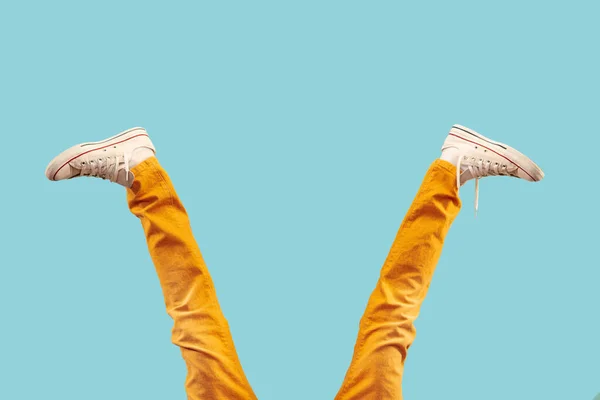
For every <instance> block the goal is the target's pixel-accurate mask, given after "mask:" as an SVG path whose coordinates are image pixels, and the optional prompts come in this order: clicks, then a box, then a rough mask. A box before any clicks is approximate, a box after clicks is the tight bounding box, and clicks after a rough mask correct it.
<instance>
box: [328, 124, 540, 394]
mask: <svg viewBox="0 0 600 400" xmlns="http://www.w3.org/2000/svg"><path fill="white" fill-rule="evenodd" d="M442 150H443V152H442V159H441V160H436V161H435V162H434V163H433V164H432V165H431V167H430V169H429V171H428V172H427V174H426V175H425V179H424V181H423V184H422V185H421V188H420V189H419V192H418V193H417V196H416V198H415V199H414V201H413V203H412V205H411V207H410V209H409V211H408V213H407V215H406V217H405V218H404V221H403V222H402V224H401V226H400V230H399V231H398V234H397V236H396V239H395V240H394V243H393V245H392V249H391V250H390V253H389V255H388V257H387V260H386V261H385V263H384V265H383V268H382V269H381V275H380V278H379V281H378V282H377V286H376V287H375V290H374V291H373V293H372V295H371V297H370V299H369V302H368V304H367V308H366V311H365V313H364V315H363V317H362V319H361V321H360V326H359V332H358V339H357V341H356V345H355V347H354V355H353V358H352V362H351V364H350V368H349V369H348V372H347V373H346V377H345V378H344V382H343V384H342V387H341V389H340V391H339V393H338V395H337V396H336V400H380V399H402V389H401V382H402V373H403V370H404V361H405V360H406V355H407V351H408V348H409V347H410V346H411V344H412V343H413V341H414V339H415V334H416V330H415V326H414V321H415V319H416V318H417V316H418V315H419V310H420V308H421V304H422V303H423V300H424V299H425V296H426V294H427V291H428V289H429V285H430V283H431V279H432V277H433V272H434V270H435V266H436V264H437V261H438V259H439V257H440V255H441V252H442V246H443V244H444V239H445V237H446V234H447V233H448V230H449V228H450V225H451V224H452V222H453V221H454V218H455V217H456V216H457V214H458V212H459V210H460V208H461V202H460V199H459V197H458V188H459V186H460V185H462V184H464V183H465V182H467V181H468V180H471V179H476V180H477V184H478V182H479V179H480V178H482V177H486V176H492V175H505V176H512V177H515V178H521V179H525V180H528V181H532V182H536V181H540V180H541V179H542V178H543V177H544V173H543V172H542V170H541V169H540V168H539V167H538V166H537V165H536V164H535V163H534V162H533V161H531V160H530V159H529V158H527V157H526V156H525V155H523V154H521V153H519V152H518V151H516V150H515V149H513V148H511V147H509V146H507V145H505V144H502V143H498V142H494V141H491V140H490V139H488V138H486V137H484V136H482V135H480V134H478V133H477V132H475V131H473V130H470V129H468V128H465V127H464V126H460V125H455V126H453V127H452V129H451V130H450V133H449V135H448V137H447V139H446V142H445V143H444V146H443V148H442ZM477 187H478V186H477V185H476V188H477ZM476 209H477V203H476Z"/></svg>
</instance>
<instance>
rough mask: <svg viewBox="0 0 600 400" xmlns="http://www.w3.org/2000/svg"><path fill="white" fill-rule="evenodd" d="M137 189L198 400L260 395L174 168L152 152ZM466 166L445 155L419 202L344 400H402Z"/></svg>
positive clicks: (374, 298) (384, 274) (372, 310)
mask: <svg viewBox="0 0 600 400" xmlns="http://www.w3.org/2000/svg"><path fill="white" fill-rule="evenodd" d="M132 172H133V173H134V175H135V181H134V183H133V186H132V187H131V188H130V189H128V191H127V200H128V203H129V208H130V210H131V212H132V213H133V214H134V215H136V216H137V217H138V218H140V220H141V222H142V226H143V228H144V232H145V234H146V241H147V243H148V249H149V251H150V255H151V257H152V260H153V262H154V265H155V268H156V272H157V274H158V278H159V281H160V285H161V287H162V291H163V295H164V298H165V304H166V308H167V313H168V314H169V315H170V316H171V318H173V322H174V325H173V331H172V341H173V343H174V344H175V345H177V346H179V347H180V348H181V353H182V356H183V359H184V361H185V363H186V365H187V370H188V374H187V378H186V381H185V389H186V392H187V396H188V399H190V400H238V399H239V400H248V399H256V396H255V394H254V392H253V391H252V388H251V387H250V384H249V383H248V380H247V379H246V376H245V374H244V372H243V370H242V366H241V364H240V361H239V359H238V356H237V353H236V351H235V347H234V344H233V340H232V338H231V333H230V331H229V325H228V323H227V320H226V319H225V317H224V316H223V313H222V311H221V308H220V306H219V303H218V301H217V295H216V292H215V289H214V286H213V282H212V279H211V277H210V274H209V272H208V269H207V267H206V265H205V263H204V260H203V259H202V254H201V253H200V249H199V248H198V245H197V244H196V242H195V240H194V237H193V235H192V229H191V227H190V223H189V219H188V216H187V213H186V211H185V208H184V207H183V204H182V203H181V201H180V200H179V198H178V197H177V194H176V192H175V189H174V188H173V184H172V183H171V180H170V178H169V177H168V175H167V173H166V172H165V171H164V170H163V169H162V167H161V166H160V165H159V163H158V161H157V159H156V158H154V157H152V158H149V159H148V160H146V161H144V162H142V163H140V164H138V165H137V166H135V167H134V168H133V170H132ZM455 174H456V168H455V167H454V166H453V165H452V164H450V163H448V162H445V161H441V160H436V161H435V162H434V163H433V164H432V165H431V167H430V169H429V171H428V172H427V174H426V176H425V179H424V181H423V184H422V185H421V188H420V189H419V192H418V193H417V196H416V198H415V200H414V202H413V204H412V206H411V207H410V210H409V211H408V213H407V215H406V217H405V219H404V221H403V222H402V225H401V226H400V230H399V231H398V235H397V236H396V239H395V240H394V243H393V245H392V249H391V251H390V254H389V256H388V258H387V260H386V262H385V264H384V266H383V268H382V270H381V276H380V278H379V281H378V283H377V286H376V288H375V291H374V292H373V294H372V295H371V298H370V299H369V303H368V305H367V309H366V311H365V314H364V316H363V318H362V319H361V321H360V327H359V333H358V339H357V342H356V346H355V348H354V356H353V358H352V362H351V364H350V368H349V369H348V372H347V373H346V377H345V379H344V382H343V384H342V387H341V389H340V391H339V393H338V395H337V396H336V400H384V399H386V400H387V399H394V400H395V399H402V391H401V381H402V372H403V368H404V360H405V359H406V353H407V350H408V348H409V347H410V345H411V344H412V342H413V340H414V337H415V328H414V325H413V323H414V320H415V319H416V318H417V316H418V314H419V309H420V306H421V303H422V302H423V299H424V298H425V295H426V293H427V290H428V288H429V284H430V282H431V278H432V276H433V271H434V269H435V265H436V263H437V260H438V258H439V256H440V254H441V250H442V245H443V242H444V237H445V236H446V233H447V232H448V229H449V228H450V224H451V223H452V221H453V220H454V218H455V217H456V215H457V214H458V211H459V210H460V200H459V198H458V189H457V187H456V175H455Z"/></svg>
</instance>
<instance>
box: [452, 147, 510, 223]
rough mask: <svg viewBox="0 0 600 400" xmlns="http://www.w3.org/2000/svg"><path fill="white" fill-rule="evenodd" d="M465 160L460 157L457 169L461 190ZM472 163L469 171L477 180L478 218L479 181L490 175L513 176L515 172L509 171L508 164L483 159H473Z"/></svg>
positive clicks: (476, 208)
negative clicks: (461, 176) (462, 167)
mask: <svg viewBox="0 0 600 400" xmlns="http://www.w3.org/2000/svg"><path fill="white" fill-rule="evenodd" d="M464 159H465V158H464V155H460V157H459V158H458V166H457V169H456V186H457V187H458V188H460V175H461V173H462V172H461V166H462V162H463V160H464ZM467 159H468V158H467ZM471 161H472V163H471V164H470V165H469V166H467V169H468V170H469V172H470V173H471V176H472V177H474V178H475V216H477V211H478V209H479V179H480V178H483V177H486V176H490V175H512V172H513V171H514V170H510V171H509V170H508V166H507V165H506V164H500V163H497V162H491V161H490V160H484V159H482V158H480V159H479V160H477V159H476V158H475V157H471Z"/></svg>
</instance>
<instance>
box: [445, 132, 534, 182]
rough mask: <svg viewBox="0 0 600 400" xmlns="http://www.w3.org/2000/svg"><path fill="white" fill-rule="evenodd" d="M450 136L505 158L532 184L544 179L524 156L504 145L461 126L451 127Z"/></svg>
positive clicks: (532, 163)
mask: <svg viewBox="0 0 600 400" xmlns="http://www.w3.org/2000/svg"><path fill="white" fill-rule="evenodd" d="M450 134H451V135H452V136H454V137H457V138H459V139H462V140H465V141H467V142H471V143H475V144H477V145H478V146H481V147H484V148H486V149H488V150H490V151H493V152H494V153H496V154H498V155H500V156H501V157H504V158H506V159H507V160H508V161H510V162H511V163H513V164H515V165H516V166H517V167H519V168H520V169H521V170H523V171H524V172H525V173H526V174H527V175H529V176H530V177H531V179H532V180H533V181H534V182H537V181H541V180H542V179H543V178H544V171H542V169H541V168H540V167H538V165H537V164H536V163H534V162H533V161H532V160H531V159H530V158H529V157H527V156H526V155H525V154H523V153H520V152H519V151H517V150H515V149H513V148H512V147H510V146H508V145H506V144H504V143H500V142H495V141H493V140H491V139H488V138H486V137H485V136H483V135H481V134H479V133H477V132H475V131H474V130H472V129H469V128H467V127H465V126H462V125H454V126H452V129H450Z"/></svg>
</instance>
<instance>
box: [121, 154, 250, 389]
mask: <svg viewBox="0 0 600 400" xmlns="http://www.w3.org/2000/svg"><path fill="white" fill-rule="evenodd" d="M132 172H133V174H134V176H135V180H134V182H133V185H132V187H131V188H130V189H129V190H128V191H127V199H128V203H129V207H130V209H131V212H132V213H133V214H134V215H136V216H137V217H139V218H140V220H141V222H142V226H143V228H144V232H145V233H146V240H147V242H148V249H149V251H150V255H151V257H152V260H153V261H154V265H155V267H156V272H157V274H158V278H159V280H160V285H161V287H162V290H163V294H164V297H165V303H166V306H167V312H168V314H169V315H170V316H171V317H172V318H173V321H174V326H173V334H172V341H173V343H174V344H176V345H177V346H179V347H180V348H181V354H182V356H183V359H184V360H185V363H186V364H187V369H188V375H187V379H186V382H185V387H186V391H187V394H188V398H189V399H194V400H196V399H198V400H200V399H202V400H204V399H224V400H225V399H226V400H232V399H240V400H242V399H243V400H247V399H255V398H256V396H255V395H254V393H253V391H252V389H251V387H250V385H249V383H248V381H247V380H246V376H245V375H244V372H243V371H242V367H241V364H240V362H239V360H238V356H237V353H236V351H235V348H234V344H233V340H232V338H231V334H230V331H229V326H228V323H227V321H226V319H225V318H224V316H223V313H222V312H221V309H220V307H219V303H218V301H217V295H216V292H215V289H214V287H213V282H212V279H211V277H210V274H209V272H208V269H207V268H206V265H205V264H204V260H203V259H202V254H201V253H200V249H199V248H198V246H197V244H196V242H195V240H194V237H193V235H192V230H191V227H190V223H189V220H188V216H187V214H186V211H185V209H184V207H183V205H182V204H181V201H180V200H179V198H178V197H177V194H176V193H175V190H174V188H173V185H172V183H171V180H170V179H169V177H168V176H167V174H166V172H165V171H164V170H163V169H162V168H161V166H160V165H159V164H158V161H157V160H156V158H154V157H152V158H150V159H148V160H146V161H144V162H142V163H141V164H139V165H137V166H136V167H134V168H133V169H132Z"/></svg>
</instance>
